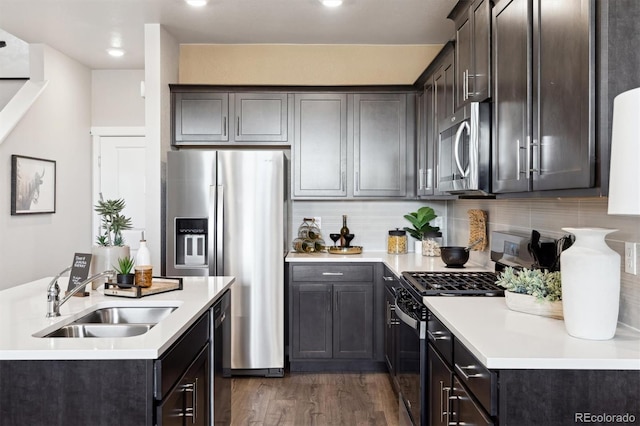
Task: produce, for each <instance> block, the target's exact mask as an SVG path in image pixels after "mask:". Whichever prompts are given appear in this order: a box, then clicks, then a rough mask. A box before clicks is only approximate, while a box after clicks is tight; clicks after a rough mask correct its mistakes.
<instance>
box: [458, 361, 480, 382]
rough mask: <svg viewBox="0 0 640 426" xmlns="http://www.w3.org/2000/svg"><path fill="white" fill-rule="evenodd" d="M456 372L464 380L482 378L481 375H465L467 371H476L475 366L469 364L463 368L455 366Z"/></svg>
mask: <svg viewBox="0 0 640 426" xmlns="http://www.w3.org/2000/svg"><path fill="white" fill-rule="evenodd" d="M456 370H457V371H458V372H459V373H460V374H461V375H462V377H464V379H465V380H471V379H478V378H480V377H483V374H482V373H474V374H467V370H470V371H476V366H475V365H473V364H471V365H467V366H464V367H461V366H460V365H458V364H456Z"/></svg>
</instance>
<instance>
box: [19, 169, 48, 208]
mask: <svg viewBox="0 0 640 426" xmlns="http://www.w3.org/2000/svg"><path fill="white" fill-rule="evenodd" d="M44 172H45V170H44V169H42V173H38V172H35V174H34V176H33V177H32V178H30V179H25V178H24V176H22V174H21V173H20V170H18V173H17V182H16V184H17V192H16V210H30V209H31V204H38V198H39V197H40V186H41V185H42V184H43V183H44V179H43V178H44Z"/></svg>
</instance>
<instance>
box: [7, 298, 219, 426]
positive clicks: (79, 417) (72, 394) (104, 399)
mask: <svg viewBox="0 0 640 426" xmlns="http://www.w3.org/2000/svg"><path fill="white" fill-rule="evenodd" d="M209 342H210V313H209V311H207V312H205V313H204V314H203V315H202V316H201V317H200V318H199V319H198V321H196V323H195V324H194V325H193V326H191V327H190V328H189V330H187V331H186V332H185V333H184V334H183V335H182V336H181V337H180V339H179V340H178V341H177V342H176V343H174V344H173V345H172V346H171V348H169V349H168V350H167V351H166V352H165V353H164V354H163V355H162V356H160V358H158V359H155V360H154V359H127V360H100V359H98V360H0V425H2V426H14V425H15V426H18V425H20V426H22V425H45V424H46V425H60V426H86V425H91V426H111V425H113V426H122V425H132V426H154V425H157V426H167V425H171V426H173V425H209V424H210V423H211V422H210V409H209V408H210V407H209V406H210V404H209V402H210V390H209V383H210V377H211V368H210V344H209ZM226 424H229V423H226Z"/></svg>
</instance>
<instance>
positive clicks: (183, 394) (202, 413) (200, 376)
mask: <svg viewBox="0 0 640 426" xmlns="http://www.w3.org/2000/svg"><path fill="white" fill-rule="evenodd" d="M208 371H209V345H206V346H205V347H204V348H202V350H201V351H200V355H198V357H197V358H196V359H195V360H194V361H193V363H192V364H191V366H190V367H189V369H188V370H187V371H186V373H185V375H184V377H183V378H182V379H181V380H180V381H179V382H178V383H177V384H176V386H175V388H174V389H173V390H172V391H171V392H170V393H169V394H168V395H167V396H166V397H165V398H164V399H163V402H162V403H161V404H160V405H158V408H157V410H158V413H157V419H158V422H157V425H158V426H160V425H162V426H186V425H196V426H206V425H208V424H209V410H208V404H207V403H208V401H209V386H208V383H209V380H208Z"/></svg>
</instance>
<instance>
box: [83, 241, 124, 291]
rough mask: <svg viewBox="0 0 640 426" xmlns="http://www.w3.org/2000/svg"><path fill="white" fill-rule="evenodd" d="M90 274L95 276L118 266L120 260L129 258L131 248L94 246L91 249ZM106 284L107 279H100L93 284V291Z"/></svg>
mask: <svg viewBox="0 0 640 426" xmlns="http://www.w3.org/2000/svg"><path fill="white" fill-rule="evenodd" d="M91 255H92V256H91V268H90V274H91V275H95V274H99V273H100V272H104V271H106V270H109V269H114V268H115V267H116V266H118V259H119V258H121V257H122V258H124V257H129V256H130V250H129V246H94V247H92V248H91ZM105 282H106V278H99V279H97V280H94V281H93V282H92V283H91V288H92V289H94V290H95V289H97V288H98V287H100V286H102V285H103V284H104V283H105Z"/></svg>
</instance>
